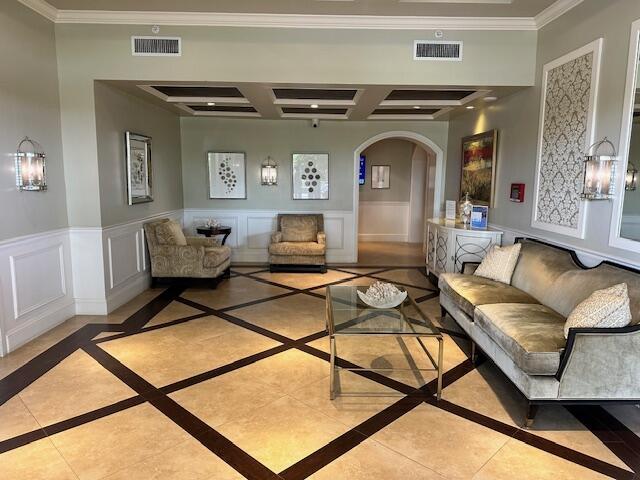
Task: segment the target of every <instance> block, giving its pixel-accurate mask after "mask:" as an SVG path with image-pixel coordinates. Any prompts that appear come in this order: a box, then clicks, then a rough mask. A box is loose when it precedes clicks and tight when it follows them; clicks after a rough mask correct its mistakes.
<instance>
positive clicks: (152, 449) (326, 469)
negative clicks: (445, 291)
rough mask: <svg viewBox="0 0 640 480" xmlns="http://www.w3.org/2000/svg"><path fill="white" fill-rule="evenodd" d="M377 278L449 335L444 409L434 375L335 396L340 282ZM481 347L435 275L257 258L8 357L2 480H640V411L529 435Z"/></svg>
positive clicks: (399, 355) (374, 345)
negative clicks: (328, 300)
mask: <svg viewBox="0 0 640 480" xmlns="http://www.w3.org/2000/svg"><path fill="white" fill-rule="evenodd" d="M376 279H385V280H389V281H394V282H397V283H399V284H402V285H404V286H405V287H406V288H407V290H408V291H409V292H410V294H411V295H412V296H413V297H414V298H416V299H417V300H418V302H419V303H420V305H421V307H422V308H423V309H424V311H425V312H426V313H427V315H428V316H429V317H430V318H431V319H432V320H433V322H434V323H435V324H436V325H438V326H439V327H441V329H442V331H443V333H444V337H445V361H444V363H445V370H446V371H447V372H448V373H447V375H446V376H445V379H446V380H445V388H444V391H443V399H442V401H440V402H436V401H435V400H434V399H433V397H429V396H427V395H426V394H415V393H414V394H412V395H406V394H403V393H401V392H410V391H414V392H415V390H414V389H415V388H419V387H422V386H424V385H431V384H430V382H432V381H433V380H434V375H433V374H430V373H424V374H423V375H415V374H413V373H411V372H390V373H389V375H388V377H390V378H391V380H384V377H373V379H372V377H371V376H367V375H360V374H357V373H353V372H341V373H340V375H339V382H340V387H341V389H342V391H344V392H360V393H367V395H366V396H357V397H351V396H342V397H338V398H337V399H335V400H333V401H331V400H329V395H328V390H329V378H328V377H329V364H328V362H327V359H328V355H327V352H328V339H327V337H326V335H325V333H324V328H325V301H324V295H325V289H326V285H327V284H345V285H368V284H370V283H372V282H373V281H375V280H376ZM340 340H342V341H341V342H340V344H339V351H338V353H339V356H340V357H341V358H343V359H345V360H348V361H350V362H352V363H356V364H358V365H360V366H363V367H394V368H404V367H407V366H409V365H410V362H411V361H412V358H413V359H414V360H415V361H417V362H418V364H420V362H421V359H422V356H421V355H420V354H419V353H418V352H416V349H417V347H416V345H415V344H413V343H410V342H403V341H398V340H397V339H387V338H379V337H377V338H369V339H367V341H366V342H363V341H362V340H361V339H357V338H356V339H349V338H343V339H340ZM467 355H468V342H467V341H466V339H465V338H464V335H463V334H462V332H461V331H460V329H459V328H458V327H457V325H456V324H455V322H454V321H452V319H451V318H444V319H443V318H440V311H439V308H438V299H437V292H436V289H435V288H434V286H433V285H431V283H429V281H428V279H427V278H426V277H425V275H424V274H423V272H422V271H421V270H420V269H419V268H405V267H398V268H383V267H375V268H362V267H344V268H333V269H330V270H329V272H328V273H327V274H326V275H321V274H296V275H292V274H286V273H278V274H270V273H268V272H266V271H264V269H263V268H260V267H244V266H243V267H238V268H236V269H234V275H233V276H232V278H230V279H229V280H226V281H224V282H223V283H222V284H221V285H220V286H219V287H218V289H217V290H207V289H195V288H194V289H186V290H184V289H180V288H176V287H172V288H168V289H166V290H161V289H156V290H149V291H147V292H145V293H144V294H142V295H140V296H139V297H138V298H136V299H134V300H133V301H132V302H130V303H129V304H127V305H125V306H124V307H122V308H121V309H119V310H118V311H116V312H115V313H114V314H112V315H109V316H107V317H75V318H73V319H71V320H69V321H67V322H65V323H64V324H62V325H60V326H59V327H56V328H55V329H53V330H52V331H50V332H48V333H47V334H45V335H43V336H42V337H40V338H39V339H37V340H35V341H34V342H31V343H30V344H28V345H26V346H24V347H23V348H21V349H19V350H18V351H16V352H15V353H12V354H11V355H9V356H7V357H5V358H1V359H0V478H2V479H5V478H6V479H10V480H22V479H25V480H27V479H28V480H38V479H47V480H58V479H76V480H78V479H82V480H84V479H87V480H89V479H96V480H98V479H109V480H116V479H127V480H132V479H133V480H137V479H141V480H148V479H180V480H187V479H189V480H214V479H216V480H225V479H239V478H250V479H271V478H272V479H278V478H281V479H292V480H293V479H303V478H314V479H331V480H340V479H349V480H351V479H354V480H357V479H368V480H376V479H384V480H393V479H403V480H404V479H425V480H431V479H440V480H443V479H483V480H484V479H491V480H494V479H495V480H500V479H515V478H517V479H596V478H620V479H633V478H636V477H635V474H634V472H633V471H634V470H636V471H640V439H639V438H638V436H637V434H638V433H640V432H639V430H640V427H639V425H640V409H638V408H635V407H633V406H619V407H611V408H609V409H607V410H605V409H603V408H598V407H580V408H574V407H570V408H564V407H560V406H550V407H542V408H541V410H540V413H539V414H538V418H537V419H536V424H535V425H534V427H533V428H532V429H530V430H523V429H521V428H520V424H521V421H522V418H523V415H524V410H525V402H524V401H523V399H522V397H521V396H520V395H519V394H518V392H517V391H516V390H515V388H514V387H513V385H511V383H510V382H509V381H508V380H506V379H505V377H504V376H503V375H502V373H501V372H500V371H499V370H498V369H497V368H496V367H495V366H493V365H492V364H491V363H490V362H484V363H482V364H480V365H479V366H478V367H474V366H473V365H471V364H470V362H469V361H468V359H467ZM421 392H422V391H421ZM583 422H584V423H583ZM585 424H588V425H589V426H590V427H591V429H590V428H588V427H587V426H585Z"/></svg>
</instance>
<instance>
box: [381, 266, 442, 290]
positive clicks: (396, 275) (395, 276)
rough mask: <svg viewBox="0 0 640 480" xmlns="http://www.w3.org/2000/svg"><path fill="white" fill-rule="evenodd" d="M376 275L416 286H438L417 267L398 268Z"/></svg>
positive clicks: (431, 287) (432, 288)
mask: <svg viewBox="0 0 640 480" xmlns="http://www.w3.org/2000/svg"><path fill="white" fill-rule="evenodd" d="M375 276H376V277H378V278H384V279H385V280H389V281H391V282H398V283H406V284H407V285H412V286H414V287H420V288H427V289H431V290H436V287H435V286H434V285H432V283H431V282H430V281H429V279H428V278H427V277H425V276H424V275H423V274H422V273H421V272H420V271H419V270H417V269H415V268H398V269H396V270H389V271H388V272H384V273H377V274H375Z"/></svg>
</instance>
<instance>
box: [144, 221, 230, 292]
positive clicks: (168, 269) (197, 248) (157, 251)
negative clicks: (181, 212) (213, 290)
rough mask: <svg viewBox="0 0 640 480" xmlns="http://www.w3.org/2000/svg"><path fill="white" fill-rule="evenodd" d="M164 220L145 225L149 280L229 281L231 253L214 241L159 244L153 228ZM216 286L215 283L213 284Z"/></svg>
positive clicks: (194, 238)
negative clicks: (226, 279)
mask: <svg viewBox="0 0 640 480" xmlns="http://www.w3.org/2000/svg"><path fill="white" fill-rule="evenodd" d="M168 221H169V219H168V218H163V219H160V220H157V221H154V222H150V223H147V224H145V225H144V231H145V236H146V238H147V245H148V247H149V256H150V258H151V278H152V280H153V282H154V283H157V281H158V279H161V278H164V279H177V278H205V279H206V278H208V279H219V278H228V277H229V275H230V266H231V249H230V248H229V247H227V246H223V245H220V242H219V241H218V240H217V239H215V238H206V237H186V239H187V245H166V244H161V243H160V241H159V239H158V236H157V235H156V228H157V227H158V226H159V225H161V224H162V223H165V222H168ZM214 283H215V284H217V282H214Z"/></svg>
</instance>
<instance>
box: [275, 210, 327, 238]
mask: <svg viewBox="0 0 640 480" xmlns="http://www.w3.org/2000/svg"><path fill="white" fill-rule="evenodd" d="M280 231H281V232H282V241H283V242H315V241H317V239H318V225H317V223H316V217H315V216H313V215H284V216H283V217H282V219H281V223H280Z"/></svg>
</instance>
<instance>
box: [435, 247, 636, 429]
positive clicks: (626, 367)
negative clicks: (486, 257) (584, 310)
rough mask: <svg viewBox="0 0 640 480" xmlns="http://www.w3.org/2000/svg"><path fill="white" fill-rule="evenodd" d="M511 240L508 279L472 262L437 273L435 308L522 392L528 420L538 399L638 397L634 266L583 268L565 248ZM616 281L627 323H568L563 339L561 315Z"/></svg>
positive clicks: (615, 399) (587, 400) (572, 400)
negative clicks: (484, 272)
mask: <svg viewBox="0 0 640 480" xmlns="http://www.w3.org/2000/svg"><path fill="white" fill-rule="evenodd" d="M517 241H519V242H520V243H521V244H522V250H521V253H520V258H519V260H518V264H517V266H516V269H515V271H514V274H513V278H512V280H511V285H506V284H504V283H499V282H495V281H493V280H489V279H486V278H483V277H478V276H474V275H471V274H469V273H471V272H472V271H473V270H475V268H474V266H473V265H467V266H465V269H466V270H465V273H464V274H453V273H446V274H442V275H441V276H440V278H439V282H438V285H439V287H440V305H441V307H442V311H443V315H444V314H447V313H448V314H449V315H451V316H452V317H453V318H454V319H455V320H456V322H457V323H458V324H459V325H460V326H461V327H462V329H463V330H464V331H465V332H466V333H467V334H468V335H469V337H470V338H471V340H472V342H473V346H474V348H475V346H476V345H477V347H479V348H480V349H481V350H482V352H484V354H485V355H486V356H487V357H489V358H490V359H491V360H492V361H493V362H494V363H495V364H496V365H497V366H498V367H499V368H500V369H501V370H502V371H503V372H504V373H505V374H506V376H507V377H509V379H510V380H511V381H512V382H513V383H514V384H515V386H516V387H517V388H518V389H519V390H520V392H522V394H523V395H524V396H525V397H526V398H527V400H528V401H529V411H528V413H527V424H528V425H530V424H531V423H532V421H533V417H534V415H535V412H536V410H537V406H538V405H540V404H544V403H557V402H560V403H595V404H601V403H605V402H629V403H640V324H639V323H640V272H638V271H634V270H632V269H629V268H626V267H624V266H620V265H616V264H613V263H610V262H603V263H602V264H600V265H599V266H598V267H596V268H587V267H585V266H584V265H582V264H581V263H580V261H579V260H578V258H577V257H576V255H575V253H574V252H571V251H569V250H565V249H562V248H558V247H554V246H551V245H548V244H545V243H542V242H537V241H534V240H525V239H518V240H517ZM469 267H471V268H469ZM622 282H625V283H627V285H628V289H629V296H630V298H631V313H632V317H633V320H632V322H631V325H630V326H628V327H624V328H612V329H608V328H607V329H604V328H573V329H570V330H569V338H568V339H565V337H564V324H565V319H566V317H567V316H568V315H569V313H570V312H571V311H572V310H573V309H574V308H575V306H576V305H578V304H579V303H580V302H582V301H583V300H584V299H586V298H587V297H588V296H589V295H590V294H591V293H592V292H593V291H595V290H599V289H602V288H607V287H610V286H612V285H615V284H618V283H622ZM472 355H473V354H472Z"/></svg>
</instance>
